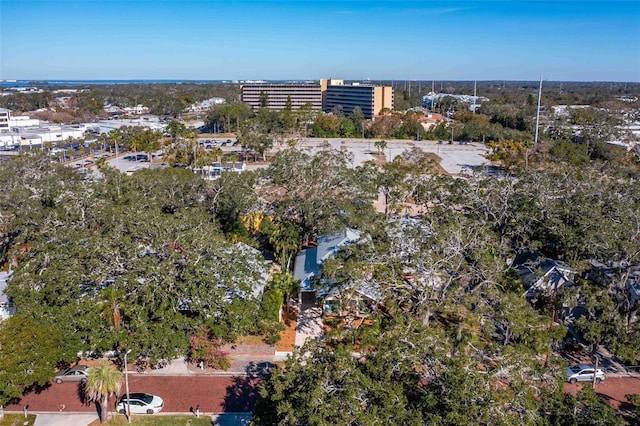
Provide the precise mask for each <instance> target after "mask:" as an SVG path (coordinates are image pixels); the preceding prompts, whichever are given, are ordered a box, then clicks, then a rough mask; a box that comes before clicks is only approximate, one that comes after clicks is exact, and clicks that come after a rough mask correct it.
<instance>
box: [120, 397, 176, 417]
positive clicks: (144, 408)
mask: <svg viewBox="0 0 640 426" xmlns="http://www.w3.org/2000/svg"><path fill="white" fill-rule="evenodd" d="M129 406H130V410H131V414H155V413H159V412H160V411H161V410H162V407H164V401H163V400H162V398H160V397H159V396H156V395H151V394H150V393H143V392H133V393H129ZM116 411H118V413H120V414H127V396H126V395H122V396H121V397H120V399H119V400H118V405H117V406H116Z"/></svg>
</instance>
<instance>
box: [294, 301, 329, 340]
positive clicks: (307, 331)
mask: <svg viewBox="0 0 640 426" xmlns="http://www.w3.org/2000/svg"><path fill="white" fill-rule="evenodd" d="M309 339H315V340H322V339H323V330H322V311H321V310H320V308H319V307H317V306H310V305H303V306H302V309H301V310H300V313H299V314H298V323H297V324H296V346H302V345H304V343H305V342H306V341H307V340H309Z"/></svg>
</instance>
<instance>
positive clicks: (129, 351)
mask: <svg viewBox="0 0 640 426" xmlns="http://www.w3.org/2000/svg"><path fill="white" fill-rule="evenodd" d="M130 353H131V349H129V350H128V351H126V352H125V353H124V386H125V392H126V393H127V422H128V423H131V401H129V370H127V355H129V354H130Z"/></svg>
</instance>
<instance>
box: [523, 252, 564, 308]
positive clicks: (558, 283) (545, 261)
mask: <svg viewBox="0 0 640 426" xmlns="http://www.w3.org/2000/svg"><path fill="white" fill-rule="evenodd" d="M511 266H512V268H514V269H515V270H516V271H517V272H518V275H519V276H520V280H521V281H522V285H523V286H524V289H525V295H526V296H527V298H534V297H535V296H536V295H537V294H539V293H545V294H553V293H556V294H557V293H558V292H561V291H562V289H563V288H564V287H565V286H568V285H573V277H574V276H575V274H576V271H575V270H573V269H572V268H571V267H569V266H568V265H567V264H566V263H564V262H562V261H560V260H556V259H549V258H547V257H545V256H543V255H542V253H540V252H537V251H535V252H525V253H521V254H519V255H517V256H516V257H515V259H514V260H513V262H512V264H511Z"/></svg>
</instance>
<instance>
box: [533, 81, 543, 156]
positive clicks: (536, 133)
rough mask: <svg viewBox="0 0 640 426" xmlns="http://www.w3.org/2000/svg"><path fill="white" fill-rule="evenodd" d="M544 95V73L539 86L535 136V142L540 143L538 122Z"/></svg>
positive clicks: (535, 143)
mask: <svg viewBox="0 0 640 426" xmlns="http://www.w3.org/2000/svg"><path fill="white" fill-rule="evenodd" d="M541 97H542V74H540V87H539V88H538V109H537V110H536V132H535V136H534V137H533V144H534V145H537V144H538V124H539V123H540V98H541Z"/></svg>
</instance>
